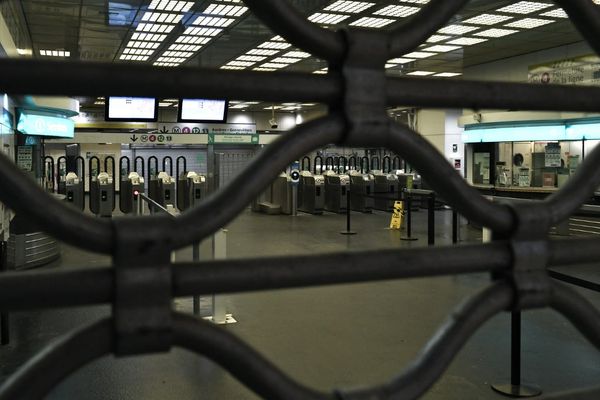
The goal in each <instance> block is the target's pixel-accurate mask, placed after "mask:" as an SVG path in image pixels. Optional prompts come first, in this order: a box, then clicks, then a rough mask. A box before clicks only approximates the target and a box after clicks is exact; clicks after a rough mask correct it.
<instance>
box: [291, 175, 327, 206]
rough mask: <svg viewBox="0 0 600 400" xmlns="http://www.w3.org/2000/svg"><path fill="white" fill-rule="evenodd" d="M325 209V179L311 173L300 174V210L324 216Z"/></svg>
mask: <svg viewBox="0 0 600 400" xmlns="http://www.w3.org/2000/svg"><path fill="white" fill-rule="evenodd" d="M324 209H325V177H324V176H323V175H313V174H312V173H311V172H310V171H302V172H300V185H299V187H298V210H300V211H303V212H306V213H309V214H323V210H324Z"/></svg>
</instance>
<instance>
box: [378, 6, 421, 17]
mask: <svg viewBox="0 0 600 400" xmlns="http://www.w3.org/2000/svg"><path fill="white" fill-rule="evenodd" d="M419 10H421V9H420V8H419V7H412V6H397V5H389V6H386V7H383V8H382V9H381V10H378V11H375V12H374V13H373V14H375V15H383V16H388V17H400V18H404V17H408V16H409V15H413V14H416V13H418V12H419Z"/></svg>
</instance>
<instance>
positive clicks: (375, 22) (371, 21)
mask: <svg viewBox="0 0 600 400" xmlns="http://www.w3.org/2000/svg"><path fill="white" fill-rule="evenodd" d="M394 22H396V20H395V19H388V18H373V17H362V18H359V19H357V20H356V21H354V22H352V23H350V25H352V26H363V27H365V28H383V27H384V26H386V25H389V24H391V23H394Z"/></svg>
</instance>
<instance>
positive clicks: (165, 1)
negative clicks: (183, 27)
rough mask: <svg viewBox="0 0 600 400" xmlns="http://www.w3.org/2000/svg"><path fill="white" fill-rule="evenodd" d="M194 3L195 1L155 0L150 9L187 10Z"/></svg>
mask: <svg viewBox="0 0 600 400" xmlns="http://www.w3.org/2000/svg"><path fill="white" fill-rule="evenodd" d="M193 5H194V2H193V1H172V0H153V1H152V2H150V5H149V6H148V9H150V10H160V11H175V12H187V11H189V9H190V8H192V6H193Z"/></svg>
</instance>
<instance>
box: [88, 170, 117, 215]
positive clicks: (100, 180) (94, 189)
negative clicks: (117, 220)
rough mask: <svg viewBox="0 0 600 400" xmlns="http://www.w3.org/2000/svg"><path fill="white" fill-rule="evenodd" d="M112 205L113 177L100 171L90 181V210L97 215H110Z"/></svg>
mask: <svg viewBox="0 0 600 400" xmlns="http://www.w3.org/2000/svg"><path fill="white" fill-rule="evenodd" d="M114 207H115V187H114V182H113V178H112V177H111V176H110V175H109V174H108V173H106V172H101V173H99V174H98V176H96V177H93V178H92V180H91V182H90V211H91V212H92V213H94V214H96V215H97V216H99V217H111V216H112V212H113V210H114Z"/></svg>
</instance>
